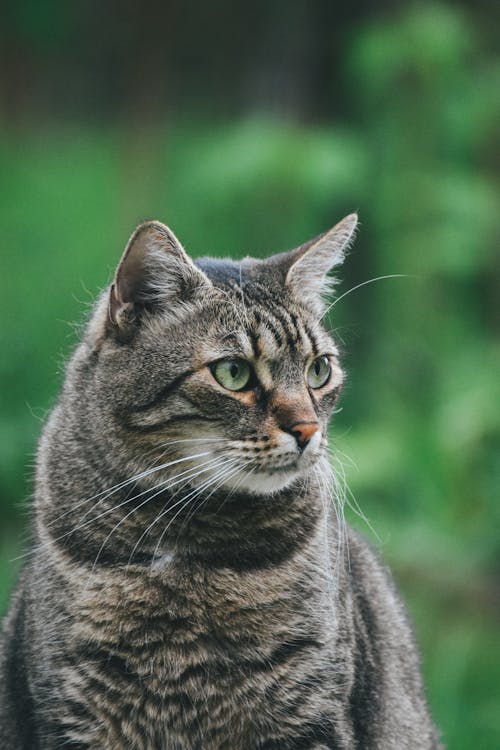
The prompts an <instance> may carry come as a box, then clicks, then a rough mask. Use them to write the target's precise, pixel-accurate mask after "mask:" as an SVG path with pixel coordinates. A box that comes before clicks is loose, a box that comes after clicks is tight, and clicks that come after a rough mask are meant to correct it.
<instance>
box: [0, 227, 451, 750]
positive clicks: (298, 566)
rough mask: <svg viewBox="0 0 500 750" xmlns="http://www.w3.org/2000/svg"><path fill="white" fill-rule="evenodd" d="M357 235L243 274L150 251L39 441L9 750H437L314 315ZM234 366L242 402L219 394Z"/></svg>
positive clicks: (0, 689)
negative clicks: (350, 464)
mask: <svg viewBox="0 0 500 750" xmlns="http://www.w3.org/2000/svg"><path fill="white" fill-rule="evenodd" d="M354 225H355V218H354V217H348V218H347V219H346V220H344V222H341V224H340V225H338V227H337V228H334V230H332V231H331V232H329V233H327V234H326V235H323V236H322V237H320V238H318V239H317V240H315V241H314V242H312V243H307V244H306V245H304V246H302V247H300V248H298V249H297V250H296V251H292V252H290V253H286V254H282V255H280V256H275V257H274V258H271V259H270V260H269V261H255V260H251V259H245V260H243V261H242V262H241V263H236V262H234V261H221V260H215V259H201V260H199V261H197V262H196V263H193V262H192V261H191V260H190V259H189V258H188V256H187V255H186V254H185V252H184V250H183V249H182V248H181V246H180V245H179V243H178V240H177V239H176V238H175V236H174V235H173V234H172V233H171V232H170V230H168V229H167V228H166V227H163V225H161V224H158V223H150V224H147V225H142V226H141V227H139V228H138V230H136V232H135V233H134V235H133V236H132V238H131V241H130V243H129V245H128V246H127V249H126V252H125V254H124V256H123V258H122V261H121V263H120V266H119V268H118V271H117V274H116V276H115V280H114V282H113V284H112V286H111V287H110V289H109V290H107V291H106V292H105V293H104V294H103V295H102V297H101V298H100V300H98V302H97V304H96V308H95V311H94V314H93V316H92V319H91V320H90V322H89V324H88V326H87V330H86V333H85V336H84V338H83V341H82V342H81V344H80V345H79V346H78V348H77V349H76V351H75V353H74V355H73V357H72V359H71V361H70V363H69V365H68V368H67V375H66V380H65V384H64V387H63V391H62V394H61V396H60V399H59V402H58V404H57V406H56V407H55V409H54V410H53V412H52V414H51V416H50V418H49V420H48V423H47V425H46V427H45V430H44V433H43V436H42V439H41V443H40V448H39V453H38V462H37V477H36V498H35V508H34V523H33V545H32V551H31V554H30V556H29V559H28V562H27V564H26V566H25V568H24V571H23V573H22V575H21V577H20V580H19V583H18V586H17V589H16V591H15V592H14V594H13V597H12V602H11V607H10V610H9V613H8V615H7V617H6V620H5V622H4V628H3V635H2V642H1V647H0V677H1V679H0V747H2V749H3V750H24V749H25V750H28V749H29V750H37V749H40V750H42V749H43V750H53V749H56V748H66V747H71V748H80V749H82V750H83V749H90V748H92V749H93V750H97V749H98V748H105V749H107V750H121V749H122V748H127V749H130V750H216V749H217V750H254V749H255V750H257V749H259V750H306V749H307V748H309V749H310V750H325V749H326V748H330V750H333V749H335V750H354V749H358V748H359V750H361V749H363V750H364V749H367V750H368V749H373V750H410V749H411V750H431V749H435V748H438V747H439V742H438V739H437V736H436V732H435V730H434V728H433V726H432V723H431V721H430V719H429V716H428V712H427V707H426V703H425V698H424V694H423V688H422V683H421V678H420V670H419V663H418V655H417V650H416V647H415V645H414V643H413V638H412V635H411V631H410V628H409V625H408V622H407V619H406V615H405V612H404V609H403V607H402V605H401V603H400V601H399V599H398V596H397V594H396V593H395V591H394V587H393V584H392V582H391V579H390V577H389V575H388V573H387V571H386V570H385V569H384V568H383V566H382V565H381V563H380V562H379V560H378V558H377V555H376V554H375V553H374V552H373V551H372V550H371V549H370V547H369V546H368V545H367V543H366V542H365V541H364V540H362V539H361V538H360V537H359V536H357V535H356V534H355V533H354V532H353V531H352V530H350V529H348V528H347V527H346V526H345V525H344V524H343V522H342V520H341V516H339V513H340V508H338V507H335V505H334V504H333V503H332V497H333V495H334V492H333V489H334V487H335V485H336V482H337V481H338V479H337V478H336V476H335V474H332V472H331V469H330V468H329V462H328V459H327V454H326V450H327V422H328V419H329V417H330V415H331V413H332V409H333V406H334V404H335V402H336V400H337V398H338V395H339V392H340V389H341V386H342V381H343V373H342V369H341V366H340V364H339V359H338V350H337V347H336V345H335V343H334V341H333V340H332V338H331V336H330V335H329V334H328V332H327V331H326V330H325V329H324V328H323V326H322V325H321V324H320V321H319V317H320V314H321V312H320V311H321V309H322V305H321V301H320V298H321V293H322V291H323V290H324V277H325V274H326V273H327V272H328V271H329V269H330V268H331V267H333V266H334V265H335V264H336V263H337V262H338V260H339V257H340V254H342V252H343V250H344V248H345V245H346V243H347V242H348V240H349V238H350V236H351V234H352V232H353V229H354ZM323 355H324V356H326V357H327V358H328V362H329V367H330V375H329V379H328V380H327V382H325V383H324V385H321V386H320V387H318V388H312V387H310V386H309V385H308V382H307V372H308V368H309V366H310V365H311V363H312V362H314V361H315V359H316V358H317V357H319V356H323ZM235 357H238V358H240V359H244V360H245V361H246V362H248V363H250V365H251V367H252V370H253V375H252V378H253V380H252V381H251V383H252V385H251V387H249V388H247V389H245V390H241V391H230V390H227V389H225V388H224V387H223V386H222V385H221V384H220V383H219V382H218V381H217V380H216V378H215V376H214V370H213V363H214V362H217V361H219V360H221V359H223V358H235ZM304 424H305V425H309V426H310V429H309V430H308V432H307V440H308V442H307V443H306V442H305V438H304V443H301V442H299V437H297V435H298V434H299V433H297V430H298V429H299V430H300V425H304ZM297 425H299V427H297ZM300 435H302V433H300Z"/></svg>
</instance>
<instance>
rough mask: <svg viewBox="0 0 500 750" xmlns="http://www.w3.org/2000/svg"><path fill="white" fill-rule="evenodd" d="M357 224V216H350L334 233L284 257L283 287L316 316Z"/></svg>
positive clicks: (310, 242) (320, 237) (339, 224)
mask: <svg viewBox="0 0 500 750" xmlns="http://www.w3.org/2000/svg"><path fill="white" fill-rule="evenodd" d="M357 223H358V216H357V214H349V216H346V217H345V218H344V219H342V221H339V223H338V224H336V225H335V226H334V227H333V229H330V230H329V231H328V232H325V233H324V234H320V235H319V237H315V239H313V240H310V241H309V242H306V243H305V244H304V245H301V246H300V247H298V248H297V249H296V250H292V251H291V252H290V253H287V257H288V270H287V272H286V277H285V285H286V286H287V287H288V288H289V289H290V290H291V291H292V293H293V294H294V295H295V296H298V297H300V299H301V300H302V301H303V302H304V303H306V304H308V305H309V306H310V307H312V308H313V309H314V311H315V312H316V313H318V314H322V313H323V311H324V302H323V298H324V297H327V296H328V294H329V293H330V292H331V290H332V286H333V284H334V283H335V280H334V279H332V278H331V277H329V276H328V273H329V272H330V271H331V270H332V268H334V267H335V266H338V265H340V264H341V263H342V262H343V260H344V258H345V254H346V251H347V249H348V247H349V244H350V242H351V241H352V239H353V236H354V232H355V230H356V225H357Z"/></svg>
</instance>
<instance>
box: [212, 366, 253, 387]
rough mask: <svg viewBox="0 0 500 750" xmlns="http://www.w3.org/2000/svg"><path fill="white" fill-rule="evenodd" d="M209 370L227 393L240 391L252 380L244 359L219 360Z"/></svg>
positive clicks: (249, 368) (250, 371) (250, 370)
mask: <svg viewBox="0 0 500 750" xmlns="http://www.w3.org/2000/svg"><path fill="white" fill-rule="evenodd" d="M211 370H212V374H213V376H214V378H215V379H216V381H217V382H218V383H220V384H221V385H222V386H223V387H224V388H227V390H228V391H242V390H243V389H244V388H247V387H248V384H249V383H250V380H251V378H252V369H251V367H250V365H249V364H248V362H245V360H244V359H221V360H220V362H216V363H215V364H214V365H212V367H211Z"/></svg>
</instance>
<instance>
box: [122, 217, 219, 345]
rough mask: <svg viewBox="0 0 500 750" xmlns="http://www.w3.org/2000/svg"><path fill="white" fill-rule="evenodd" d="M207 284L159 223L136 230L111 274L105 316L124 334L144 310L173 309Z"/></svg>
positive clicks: (154, 222)
mask: <svg viewBox="0 0 500 750" xmlns="http://www.w3.org/2000/svg"><path fill="white" fill-rule="evenodd" d="M209 286H211V282H210V281H209V279H208V278H207V276H205V274H204V273H203V271H201V269H199V268H197V266H195V264H194V263H193V261H192V260H191V258H190V257H189V256H188V255H187V253H186V251H185V250H184V248H183V247H182V245H181V243H180V242H179V240H178V239H177V237H176V236H175V234H174V233H173V232H172V231H171V230H170V229H169V228H168V227H166V226H165V225H164V224H162V223H161V222H159V221H149V222H146V223H145V224H141V225H140V226H138V227H137V229H136V230H135V232H134V233H133V235H132V236H131V238H130V240H129V241H128V244H127V246H126V248H125V251H124V253H123V255H122V258H121V260H120V263H119V264H118V268H117V270H116V273H115V277H114V280H113V283H112V285H111V289H110V292H109V302H108V317H109V321H110V323H111V325H112V326H114V327H116V329H118V331H122V332H126V331H127V330H129V329H130V328H131V326H133V325H135V324H136V323H137V322H138V320H139V319H140V316H141V314H142V313H143V312H144V311H149V312H153V311H154V310H158V309H163V310H169V309H171V310H175V306H176V304H177V303H178V302H179V301H180V300H182V301H184V302H185V301H188V300H189V299H190V298H191V297H192V296H193V295H194V294H195V293H196V292H197V290H199V289H200V288H201V287H209Z"/></svg>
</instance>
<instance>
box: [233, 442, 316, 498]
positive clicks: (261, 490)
mask: <svg viewBox="0 0 500 750" xmlns="http://www.w3.org/2000/svg"><path fill="white" fill-rule="evenodd" d="M322 455H323V450H321V449H320V446H318V447H317V448H316V449H315V450H311V451H307V452H304V453H300V454H290V455H288V456H282V457H280V459H279V460H276V461H273V460H272V457H271V456H270V457H269V458H268V459H267V460H266V461H265V462H263V463H260V462H255V464H254V465H253V466H251V467H250V468H248V469H247V470H245V469H242V470H241V472H239V473H238V474H236V475H235V476H234V477H230V478H228V481H227V482H226V483H225V485H224V486H225V487H227V488H228V489H229V490H230V491H231V492H237V491H238V490H239V491H241V492H249V493H251V494H274V493H276V492H279V491H280V490H283V489H285V488H286V487H288V486H289V485H290V484H292V483H293V482H294V481H295V480H297V479H299V478H300V477H301V476H305V475H306V474H307V473H308V472H309V471H310V470H311V469H312V468H313V466H314V465H315V464H316V463H317V462H318V461H319V459H320V458H321V456H322Z"/></svg>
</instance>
